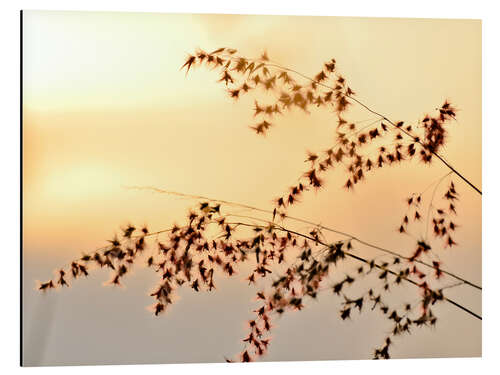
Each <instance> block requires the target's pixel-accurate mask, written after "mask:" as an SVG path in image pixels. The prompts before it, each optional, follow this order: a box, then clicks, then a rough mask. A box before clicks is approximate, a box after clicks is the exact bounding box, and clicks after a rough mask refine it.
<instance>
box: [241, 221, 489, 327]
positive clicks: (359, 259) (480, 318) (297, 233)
mask: <svg viewBox="0 0 500 375" xmlns="http://www.w3.org/2000/svg"><path fill="white" fill-rule="evenodd" d="M233 224H239V225H243V226H250V227H262V228H265V227H263V226H258V225H254V224H247V223H241V222H239V223H233ZM275 226H276V228H277V229H279V230H281V231H284V232H289V233H292V234H295V235H297V236H300V237H303V238H306V239H309V240H311V241H314V242H316V243H319V244H321V245H323V246H328V244H326V243H325V242H323V241H321V240H319V239H317V238H313V237H311V236H308V235H306V234H303V233H300V232H297V231H294V230H291V229H288V228H285V227H283V226H280V225H275ZM343 253H344V254H345V255H347V256H348V257H350V258H353V259H356V260H358V261H360V262H363V263H365V264H370V261H368V260H367V259H365V258H363V257H360V256H358V255H355V254H352V253H350V252H348V251H343ZM374 267H376V268H378V269H380V270H382V271H386V272H388V273H390V274H391V275H393V276H397V277H400V278H401V279H403V280H405V281H407V282H409V283H411V284H413V285H415V286H418V287H421V285H420V284H419V283H417V282H416V281H414V280H412V279H410V278H407V277H405V276H401V275H399V274H397V273H396V272H394V271H392V270H390V269H388V268H387V267H383V266H381V265H379V264H376V263H375V264H374ZM443 300H444V301H447V302H449V303H451V304H452V305H454V306H455V307H458V308H459V309H461V310H463V311H465V312H466V313H468V314H470V315H472V316H473V317H475V318H477V319H479V320H483V318H482V317H481V315H479V314H476V313H475V312H473V311H471V310H469V309H468V308H466V307H465V306H463V305H461V304H459V303H458V302H455V301H454V300H452V299H449V298H447V297H444V296H443Z"/></svg>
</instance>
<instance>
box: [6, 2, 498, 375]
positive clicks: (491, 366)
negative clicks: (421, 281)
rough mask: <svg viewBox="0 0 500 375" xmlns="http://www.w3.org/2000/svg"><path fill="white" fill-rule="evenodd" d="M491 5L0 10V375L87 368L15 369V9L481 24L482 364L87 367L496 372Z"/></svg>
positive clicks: (494, 19) (115, 5)
mask: <svg viewBox="0 0 500 375" xmlns="http://www.w3.org/2000/svg"><path fill="white" fill-rule="evenodd" d="M496 8H497V7H496V4H495V3H494V2H486V1H475V2H471V1H468V2H462V1H443V0H441V1H439V2H438V1H424V0H420V1H418V2H411V3H410V2H403V1H399V2H398V1H382V0H379V1H376V2H374V1H354V0H349V1H348V2H345V3H343V4H341V5H340V4H336V3H334V2H328V3H327V2H322V1H313V0H309V1H307V2H299V1H273V2H270V1H253V2H252V3H248V2H245V3H243V2H235V1H232V2H231V1H221V0H219V1H210V2H204V1H191V2H190V3H189V4H188V3H187V2H184V3H180V2H179V3H177V2H176V3H167V2H164V1H163V2H162V1H146V0H142V1H140V2H137V1H124V0H122V1H120V2H112V1H103V0H101V1H89V0H87V1H85V2H83V1H72V2H71V3H69V2H64V1H17V2H14V1H12V2H10V3H8V4H4V5H2V10H1V12H0V14H1V15H2V20H1V22H0V27H1V34H0V35H2V44H1V45H2V47H3V48H2V54H1V55H2V58H1V60H0V64H2V69H0V74H1V78H0V82H1V84H0V85H1V90H2V92H1V95H2V100H1V101H0V103H1V108H2V113H3V116H2V137H1V142H2V143H1V145H0V150H1V152H2V157H1V159H0V160H1V163H2V165H1V167H2V172H3V173H2V177H3V178H2V182H3V183H2V194H1V197H2V203H1V206H0V207H1V208H2V218H1V220H2V221H1V223H0V225H1V228H2V229H3V231H2V232H3V238H4V246H3V249H2V251H3V255H5V257H4V256H3V257H2V261H1V262H0V275H1V284H0V285H2V290H1V293H2V295H3V300H2V304H1V305H2V309H1V314H2V322H3V325H2V330H1V336H2V340H1V344H0V345H1V349H0V356H1V359H2V360H1V362H0V368H1V369H2V372H4V371H5V373H11V371H15V372H17V371H30V372H31V371H36V372H37V373H51V374H52V373H62V372H67V371H68V370H69V371H71V372H72V373H73V372H75V373H86V372H87V371H89V370H90V369H89V368H87V367H71V368H30V369H20V368H19V347H20V346H19V307H20V306H19V172H20V169H19V67H20V62H19V10H20V9H54V10H120V11H151V12H183V13H193V12H196V13H248V14H295V15H331V16H370V17H374V16H375V17H376V16H384V17H387V16H390V17H424V18H476V19H477V18H480V19H482V20H483V89H484V92H483V111H484V114H483V137H484V138H483V171H484V172H483V176H484V183H483V185H486V188H485V189H484V190H485V196H484V204H483V215H484V219H483V259H484V262H483V266H484V268H483V275H484V280H483V285H485V288H484V294H483V306H484V307H483V316H484V328H483V338H484V339H483V340H484V341H483V358H482V359H432V360H429V359H427V360H402V361H385V362H373V361H329V362H287V363H256V364H250V365H247V364H245V365H241V364H235V365H225V364H200V365H161V366H163V367H161V368H160V367H159V366H158V365H154V366H126V367H124V366H107V367H93V368H92V371H97V373H109V372H111V373H115V372H118V371H119V372H120V373H126V374H127V373H136V372H137V371H138V370H139V371H148V370H149V371H155V372H156V371H169V372H175V371H182V372H183V373H185V372H187V373H200V372H202V371H203V372H204V373H205V372H208V373H221V372H222V373H226V372H227V373H229V372H231V373H234V372H235V371H237V372H238V373H239V372H241V373H249V372H255V371H257V372H262V371H264V372H265V373H268V372H269V373H271V372H273V371H287V372H292V373H299V372H300V373H303V372H304V371H309V372H310V371H334V372H339V371H348V372H350V373H355V374H356V373H365V372H369V373H370V374H372V373H375V374H377V373H396V372H401V373H410V374H413V373H421V372H429V373H438V372H441V371H446V372H450V371H452V372H453V373H459V374H462V373H468V374H470V373H471V372H476V373H477V372H481V373H494V372H495V368H496V371H498V368H499V361H498V342H497V337H496V336H497V334H498V333H499V329H498V322H497V321H496V317H498V316H499V313H500V311H499V304H498V300H497V299H496V297H497V296H498V281H497V280H495V276H496V274H497V270H496V267H497V264H500V259H499V257H498V246H497V244H496V242H495V239H496V238H495V232H496V227H495V225H496V222H497V219H496V217H495V213H496V212H495V207H499V204H498V198H497V196H496V194H495V192H496V191H498V189H499V187H498V186H497V181H498V178H497V176H498V172H497V170H498V167H497V164H496V163H497V162H498V160H499V156H498V154H497V153H495V151H496V147H495V144H494V142H495V139H496V137H498V136H500V134H499V132H498V124H496V121H495V120H496V118H495V117H493V115H494V111H495V109H496V107H497V105H498V104H497V103H496V100H497V95H496V89H497V84H498V83H499V80H498V67H499V66H500V63H499V62H500V61H499V58H498V47H497V46H498V35H499V34H500V33H499V30H498V23H499V21H500V19H499V12H498V11H497V9H496Z"/></svg>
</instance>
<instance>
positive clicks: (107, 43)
mask: <svg viewBox="0 0 500 375" xmlns="http://www.w3.org/2000/svg"><path fill="white" fill-rule="evenodd" d="M219 47H233V48H237V49H238V51H239V53H240V54H241V55H244V56H252V57H258V56H260V54H261V53H262V51H264V50H266V51H267V52H268V54H269V56H270V57H271V59H272V60H274V61H279V62H280V63H281V64H283V65H285V66H288V67H291V68H293V69H295V70H297V71H300V72H303V73H304V74H308V75H315V74H316V73H317V72H318V71H319V69H320V68H321V66H322V64H323V62H325V61H328V60H330V59H331V58H335V59H336V61H337V68H338V69H339V70H340V71H341V72H342V74H343V76H344V77H345V78H346V79H347V80H348V82H349V85H350V86H351V87H352V88H353V89H354V90H355V91H356V93H357V95H358V98H361V99H362V100H363V102H365V103H369V105H370V106H371V107H373V108H375V109H376V110H377V111H378V112H380V113H384V114H385V115H386V116H387V117H389V118H391V119H397V120H405V121H407V122H409V123H411V122H416V121H418V119H421V118H422V117H423V116H424V115H425V114H426V113H429V112H431V113H432V111H434V109H435V108H436V107H438V106H440V105H441V104H442V103H443V102H444V101H445V100H446V99H448V100H450V101H451V102H452V103H454V104H455V105H456V106H457V107H458V109H459V111H458V116H457V121H456V122H455V123H453V124H452V125H450V133H449V142H448V144H447V146H446V148H445V149H444V150H443V155H444V156H445V158H446V160H448V161H449V162H451V163H452V164H453V165H454V166H456V167H457V168H458V169H459V170H460V171H461V173H462V174H463V175H465V176H467V178H469V179H470V180H471V181H473V182H474V183H475V184H476V185H478V186H479V187H481V179H482V172H481V23H480V21H477V20H435V19H395V18H394V19H384V18H344V17H343V18H339V17H296V16H248V15H191V14H159V13H158V14H148V13H105V12H96V13H94V12H54V11H25V12H24V13H23V202H24V206H23V255H24V257H23V267H24V274H23V281H24V290H23V326H24V333H23V334H24V336H23V348H24V351H23V355H24V363H25V364H26V365H30V366H36V365H71V364H115V363H169V362H219V361H222V360H223V358H224V356H232V355H233V354H235V353H237V352H238V351H239V350H240V346H241V341H240V340H241V338H243V337H244V334H245V329H244V322H245V320H246V319H248V317H249V315H250V313H251V310H252V309H253V308H254V306H255V302H254V301H253V300H252V299H253V296H254V293H255V290H252V288H246V287H245V284H244V282H243V281H242V279H243V278H244V274H241V275H238V276H237V277H236V278H232V279H230V280H223V281H222V282H221V283H220V286H219V288H218V290H217V292H216V293H211V294H208V293H206V294H205V293H202V294H195V293H194V292H192V291H190V290H183V291H181V296H180V297H181V298H180V300H179V301H178V303H177V304H176V305H175V306H174V307H173V308H172V309H171V311H169V312H168V314H165V315H164V316H162V317H160V318H155V317H153V316H152V315H151V313H150V312H149V311H147V310H146V308H145V307H146V306H148V305H150V304H151V299H150V297H149V296H148V291H149V290H150V289H151V288H152V287H153V285H154V283H155V275H153V274H151V273H149V272H148V270H146V269H136V271H135V273H134V274H133V275H131V276H130V277H129V278H128V279H127V283H126V287H125V288H121V289H118V290H116V289H113V288H109V287H102V283H103V282H104V281H106V280H107V277H108V275H107V274H106V273H104V272H102V273H99V272H96V273H95V275H94V276H93V277H90V278H89V279H88V280H85V281H82V280H80V281H77V282H75V283H74V285H73V286H72V288H70V289H68V290H64V291H58V292H56V293H52V294H47V295H41V294H39V293H38V292H37V291H36V290H35V287H36V280H45V279H47V278H48V277H50V276H51V275H52V272H53V270H54V269H56V268H57V267H59V266H61V265H64V264H67V263H68V262H70V261H71V260H72V259H74V258H77V257H79V256H80V255H81V254H82V252H85V251H91V250H92V249H96V248H98V247H101V246H103V245H105V244H106V240H107V239H109V238H111V237H113V235H114V234H115V233H117V231H118V230H119V228H120V226H123V225H125V224H126V223H128V222H132V223H136V224H137V225H142V224H147V225H148V226H149V227H150V228H151V229H152V230H161V229H163V228H166V227H169V226H170V225H171V224H172V223H173V222H175V221H177V222H180V221H181V220H182V218H183V216H184V215H185V212H186V210H187V209H188V208H189V207H190V205H193V204H195V203H196V201H192V200H186V199H181V198H178V197H172V196H169V195H164V194H158V193H153V192H151V191H147V190H136V189H129V188H127V187H130V186H154V187H157V188H161V189H167V190H174V191H179V192H184V193H188V194H195V195H203V196H207V197H213V198H219V199H224V200H229V201H235V202H241V203H245V204H249V205H253V206H257V207H262V208H269V207H271V204H272V200H273V199H274V198H275V197H276V196H277V195H279V194H281V193H282V192H283V191H285V190H286V188H287V187H288V186H289V185H290V184H293V183H294V182H295V181H296V180H297V177H298V176H300V174H301V173H302V172H303V171H304V170H305V168H306V166H307V165H306V164H304V158H305V153H306V151H307V150H318V149H319V150H321V149H325V148H326V147H328V146H330V145H331V143H332V140H333V132H334V130H335V127H336V117H335V115H334V114H333V113H331V112H329V111H327V110H322V111H314V112H312V113H311V114H310V115H306V114H303V113H299V112H292V113H290V114H287V115H286V116H283V117H281V118H279V120H278V121H276V126H275V127H273V128H272V131H271V132H270V133H269V134H268V135H267V136H266V137H265V138H263V137H258V136H256V135H255V134H254V133H252V132H251V130H250V129H249V125H253V121H254V119H253V117H252V115H253V110H252V107H253V100H252V99H251V98H243V99H242V100H241V101H237V102H235V101H234V100H232V99H230V98H229V97H228V95H227V92H226V91H225V90H224V89H223V86H221V84H220V83H217V82H216V81H217V79H218V75H217V73H216V72H214V71H209V70H207V69H197V70H193V71H192V72H190V73H189V75H187V76H186V74H185V71H181V70H180V67H181V65H182V64H183V62H184V59H185V58H186V56H187V55H188V54H189V53H192V52H193V51H195V50H196V49H197V48H203V49H205V50H209V51H212V50H215V49H217V48H219ZM352 116H353V117H354V119H355V120H358V121H362V120H371V119H373V118H374V117H373V115H371V114H369V113H366V112H365V113H363V112H362V111H354V113H353V114H352ZM409 166H410V167H409ZM447 172H448V170H447V169H446V168H445V167H444V166H443V165H442V164H438V163H434V164H433V165H432V166H424V165H421V164H418V163H410V164H406V165H405V166H401V167H393V168H390V169H387V170H381V171H380V172H377V173H375V174H373V176H370V177H371V178H370V179H368V180H367V181H366V182H365V183H363V184H361V185H359V186H357V187H356V189H355V191H354V192H347V191H345V190H343V189H341V187H342V185H343V183H344V182H345V181H344V179H343V177H342V175H341V173H338V172H330V173H329V174H328V177H327V180H326V186H325V189H323V190H321V191H319V192H317V193H315V192H308V193H307V194H306V195H305V196H304V198H303V201H302V202H301V204H299V205H297V206H296V207H294V208H292V209H291V211H290V213H291V214H292V215H293V216H297V217H302V218H306V219H308V220H311V221H314V222H318V223H322V224H324V225H328V226H330V227H334V228H337V229H339V230H342V231H345V232H349V233H354V234H356V235H359V236H360V237H362V238H363V239H366V240H368V241H371V242H374V243H376V244H378V245H381V246H386V247H389V248H402V250H401V251H402V252H405V251H409V250H408V249H411V246H412V243H413V242H412V238H405V237H402V236H401V235H399V234H398V233H396V230H395V228H397V226H398V224H399V221H400V219H401V216H402V215H403V214H404V211H405V204H404V199H405V198H406V197H407V196H408V195H409V194H411V193H412V192H416V191H422V190H424V189H425V188H426V187H427V186H428V185H429V184H431V183H432V182H434V181H436V179H439V178H440V177H442V176H443V175H445V174H446V173H447ZM451 178H453V177H449V179H451ZM449 179H448V181H449ZM453 181H454V182H455V183H456V186H457V190H458V192H459V194H460V203H459V220H458V221H459V224H460V228H459V231H458V232H457V236H456V241H457V242H458V244H459V245H458V246H457V247H456V248H453V249H445V250H441V252H440V253H439V257H440V259H441V260H442V261H443V263H444V264H445V265H446V268H447V269H449V270H452V271H453V272H455V273H457V274H459V275H462V276H464V277H465V278H467V279H470V280H471V281H473V282H476V283H478V284H481V198H480V196H478V195H477V194H476V193H475V192H474V191H472V190H471V189H470V188H469V187H468V186H467V185H465V184H464V183H463V182H461V181H460V180H459V179H458V178H456V177H455V178H453ZM241 213H245V212H243V211H241ZM299 229H303V228H299ZM416 235H418V233H417V234H416ZM357 251H359V252H360V254H363V255H365V256H377V257H379V256H380V255H381V254H380V253H376V252H374V251H373V250H370V249H369V248H362V247H360V248H359V249H357ZM355 266H356V264H351V268H352V269H355ZM346 267H347V268H346V270H349V266H346ZM452 281H453V280H448V282H450V283H451V282H452ZM448 295H449V296H450V297H452V298H455V299H456V300H458V301H460V302H461V303H463V304H464V305H466V306H468V307H470V308H471V309H472V310H474V311H475V312H478V313H481V295H480V293H478V292H477V291H475V290H471V289H470V288H467V287H464V286H461V287H457V288H453V289H449V292H448ZM338 306H339V300H338V299H336V298H334V297H332V296H331V295H325V296H324V297H322V298H321V299H320V300H319V301H317V302H314V303H311V305H310V306H308V307H307V308H306V309H305V310H304V311H301V312H300V313H295V314H289V315H288V316H284V317H283V318H282V319H280V321H279V322H278V327H277V329H276V331H275V334H274V339H273V342H272V345H271V347H270V350H269V353H268V354H267V355H266V357H264V360H269V361H276V360H320V359H362V358H370V357H371V353H372V350H373V348H374V346H376V345H379V344H380V341H381V340H382V339H383V338H384V332H385V331H384V330H387V329H388V328H387V327H386V326H384V322H383V321H382V320H381V319H379V318H378V317H377V316H376V315H374V314H363V315H360V316H359V317H356V318H355V319H353V320H352V321H348V322H342V321H340V319H339V318H338ZM436 311H437V312H438V313H439V314H440V315H438V316H442V317H443V319H442V320H440V322H439V323H438V326H437V327H436V328H435V329H432V330H421V332H418V333H417V332H415V333H414V334H413V335H411V336H409V337H406V338H405V339H404V340H401V342H398V343H397V345H396V346H395V347H394V349H393V354H394V357H398V358H409V357H411V358H415V357H448V356H453V357H461V356H462V357H463V356H480V355H481V323H480V322H479V321H477V320H475V319H474V318H472V317H470V316H467V315H465V314H464V313H463V312H462V311H459V310H457V309H456V308H454V307H453V306H450V305H443V306H441V307H439V308H437V310H436ZM457 328H459V329H457ZM214 343H215V344H214Z"/></svg>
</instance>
